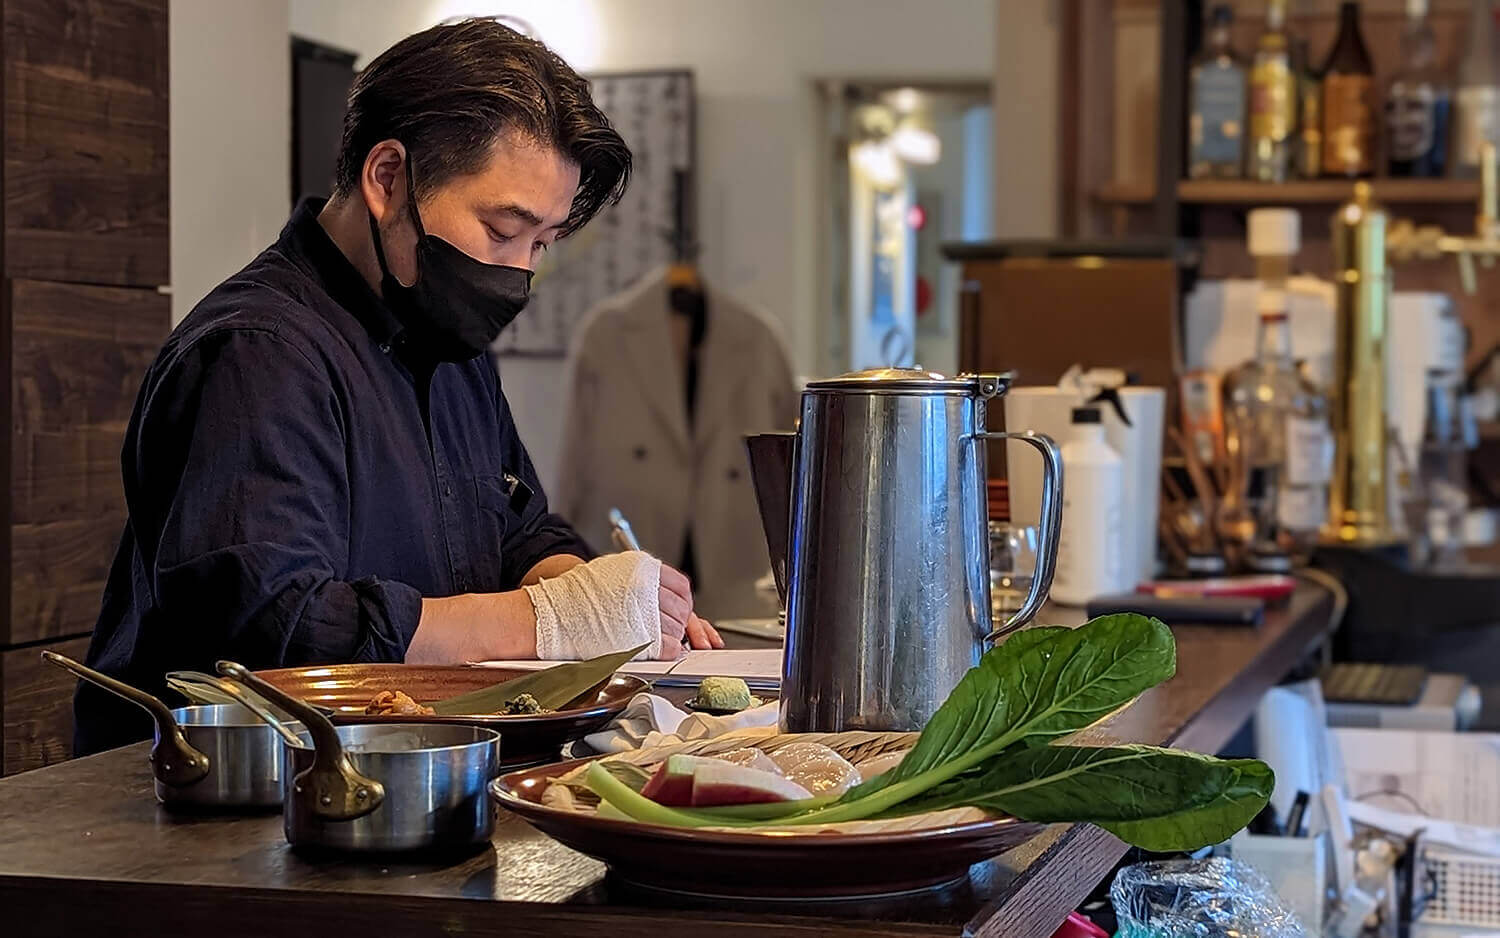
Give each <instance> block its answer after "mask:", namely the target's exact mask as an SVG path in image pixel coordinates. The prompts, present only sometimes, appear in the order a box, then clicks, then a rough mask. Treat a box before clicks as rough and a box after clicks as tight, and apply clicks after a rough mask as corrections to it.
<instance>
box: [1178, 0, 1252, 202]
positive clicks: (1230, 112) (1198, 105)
mask: <svg viewBox="0 0 1500 938" xmlns="http://www.w3.org/2000/svg"><path fill="white" fill-rule="evenodd" d="M1233 24H1234V12H1233V11H1232V10H1231V9H1230V8H1229V7H1228V6H1226V5H1223V4H1220V5H1219V6H1216V7H1214V10H1213V14H1212V19H1211V28H1210V30H1209V34H1208V43H1207V45H1206V46H1204V49H1203V51H1202V52H1201V53H1199V55H1198V57H1197V58H1196V59H1194V60H1193V65H1192V71H1191V75H1190V78H1189V82H1190V86H1191V106H1190V109H1189V111H1188V141H1189V142H1188V175H1189V176H1191V177H1192V178H1194V179H1209V178H1214V179H1236V178H1238V177H1240V176H1241V175H1243V174H1244V166H1245V154H1244V149H1245V133H1244V128H1245V83H1246V74H1245V64H1244V63H1243V62H1241V61H1240V60H1239V59H1238V58H1237V57H1236V56H1235V54H1234V49H1233V48H1231V47H1230V45H1229V29H1230V27H1231V26H1232V25H1233Z"/></svg>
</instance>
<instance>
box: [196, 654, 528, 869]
mask: <svg viewBox="0 0 1500 938" xmlns="http://www.w3.org/2000/svg"><path fill="white" fill-rule="evenodd" d="M218 670H219V673H220V674H222V675H224V676H225V677H228V678H230V679H232V680H234V681H236V682H239V683H241V684H243V685H245V686H246V687H248V688H250V689H251V690H253V691H255V692H256V693H258V694H260V695H261V696H263V697H265V698H266V699H267V700H269V701H271V702H272V703H273V704H275V705H276V706H278V707H280V708H281V709H283V710H285V711H286V712H288V713H290V714H291V715H292V716H294V717H296V718H297V719H299V720H301V721H302V723H303V724H304V726H305V730H304V731H303V732H302V733H301V734H299V735H300V736H301V740H299V742H298V743H297V744H296V745H293V744H291V743H290V742H288V743H287V744H286V747H285V748H286V760H287V777H286V781H285V798H284V802H285V803H284V808H283V826H284V828H285V831H286V839H287V842H288V843H289V844H291V845H292V846H293V847H295V848H313V849H327V850H336V851H348V852H358V853H405V852H412V851H448V850H463V849H471V848H473V847H475V846H477V845H479V844H483V843H487V842H488V841H489V839H490V835H491V834H492V833H493V832H494V828H495V815H494V809H493V808H492V807H491V806H490V803H489V799H488V796H487V795H486V787H487V786H488V785H489V783H490V780H491V779H493V778H495V776H497V775H498V774H499V773H500V734H499V733H497V732H495V731H494V730H488V729H483V728H481V727H477V726H461V725H450V724H441V723H378V724H352V725H346V726H337V727H336V726H334V725H333V723H332V722H330V721H329V719H328V718H327V717H326V716H324V715H323V714H322V713H321V712H320V711H319V710H318V709H317V708H315V707H313V706H312V705H310V704H308V703H307V702H306V701H304V700H300V699H298V698H296V697H293V696H291V695H290V694H287V693H285V692H284V691H281V690H278V689H277V688H276V687H275V686H273V685H271V684H269V683H267V682H266V681H263V680H261V679H260V678H258V677H256V676H255V675H254V674H251V673H250V672H249V671H248V670H246V669H245V668H244V667H243V666H241V665H238V664H235V663H234V662H232V661H220V662H219V664H218Z"/></svg>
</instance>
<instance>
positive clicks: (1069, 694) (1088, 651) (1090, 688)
mask: <svg viewBox="0 0 1500 938" xmlns="http://www.w3.org/2000/svg"><path fill="white" fill-rule="evenodd" d="M1025 634H1026V633H1025V632H1022V633H1020V634H1019V635H1017V636H1014V637H1012V639H1011V640H1010V641H1008V642H1006V643H1005V644H1003V645H1001V646H1000V647H999V648H996V649H994V650H993V651H990V652H989V653H988V654H986V655H985V656H984V657H983V658H982V659H980V662H979V666H978V667H976V668H971V669H970V670H969V673H968V674H965V675H964V677H963V680H961V681H959V682H958V686H957V687H956V688H954V689H953V693H951V694H949V695H948V699H947V700H945V701H943V705H942V706H941V707H939V708H938V711H937V713H934V714H933V715H932V719H930V720H928V721H927V726H926V727H925V728H924V729H923V730H922V735H921V736H920V737H919V738H918V739H917V744H916V745H915V746H913V747H912V750H911V752H910V753H908V754H907V756H906V758H905V759H902V760H901V764H900V765H898V766H897V767H896V768H894V769H892V770H891V771H889V772H886V773H885V774H883V775H879V776H876V777H875V778H873V779H871V780H870V781H868V782H864V783H862V784H860V785H856V786H855V787H854V788H852V789H850V790H849V792H848V793H846V794H845V795H844V797H843V799H842V800H841V801H840V802H839V803H838V804H836V805H833V806H832V807H829V808H826V809H824V810H823V811H821V812H818V813H817V814H816V816H814V815H812V814H809V815H806V816H798V817H796V818H792V819H789V821H788V823H819V824H822V823H829V822H833V821H855V820H859V819H861V818H867V817H870V816H871V815H874V814H879V813H880V812H882V811H887V810H889V809H891V808H893V807H895V806H896V805H898V804H900V803H902V802H903V801H906V800H907V799H909V798H912V797H915V796H916V795H919V794H921V793H923V792H925V791H927V790H928V789H930V788H932V787H933V786H935V785H938V784H940V783H942V782H945V781H947V780H948V779H950V778H953V777H954V776H956V775H961V774H963V773H964V772H967V771H969V770H970V769H973V768H975V767H977V766H979V765H980V764H981V763H983V762H985V761H987V760H988V759H989V758H990V757H992V756H995V755H998V754H999V753H1001V752H1003V751H1004V750H1006V749H1007V748H1009V747H1011V746H1014V745H1018V744H1021V745H1028V746H1029V745H1041V744H1044V743H1047V742H1049V741H1051V740H1053V739H1056V738H1058V737H1059V736H1066V735H1068V734H1069V733H1073V732H1076V731H1077V730H1080V729H1082V728H1084V727H1085V726H1088V725H1089V724H1091V723H1093V722H1094V721H1095V720H1097V719H1099V718H1100V717H1102V716H1105V715H1107V714H1109V713H1112V712H1113V711H1115V710H1117V709H1118V708H1119V707H1120V706H1121V705H1122V704H1124V703H1126V702H1127V701H1129V700H1131V699H1132V698H1134V697H1135V696H1137V695H1138V694H1140V693H1141V692H1142V691H1145V690H1147V689H1149V688H1151V687H1153V686H1155V685H1156V684H1159V683H1161V682H1162V681H1164V680H1166V679H1167V678H1169V677H1171V676H1172V674H1173V672H1174V671H1175V670H1176V667H1177V655H1176V645H1175V644H1174V643H1173V641H1172V632H1171V630H1169V629H1168V628H1167V627H1166V626H1165V625H1163V624H1162V623H1161V622H1159V621H1157V620H1156V619H1148V618H1146V617H1145V616H1137V615H1115V616H1103V617H1101V618H1098V619H1094V620H1093V621H1091V622H1089V623H1087V624H1086V625H1083V626H1080V627H1079V628H1076V629H1066V630H1060V631H1056V632H1051V633H1049V634H1047V635H1044V636H1039V637H1037V638H1034V639H1026V640H1024V641H1023V642H1022V646H1021V647H1020V648H1019V649H1016V650H1012V651H1007V648H1009V647H1010V645H1011V643H1012V642H1014V641H1015V640H1016V639H1017V638H1020V637H1021V636H1024V635H1025Z"/></svg>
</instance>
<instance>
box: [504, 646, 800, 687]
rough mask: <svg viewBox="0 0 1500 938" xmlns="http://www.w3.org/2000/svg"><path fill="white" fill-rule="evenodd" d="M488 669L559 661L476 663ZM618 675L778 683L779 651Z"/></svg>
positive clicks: (722, 655)
mask: <svg viewBox="0 0 1500 938" xmlns="http://www.w3.org/2000/svg"><path fill="white" fill-rule="evenodd" d="M475 663H476V664H479V665H482V666H483V667H487V668H516V669H518V670H523V671H535V670H539V669H541V668H550V667H552V666H553V665H555V664H563V662H561V661H536V660H523V661H478V662H475ZM620 672H621V673H623V674H634V675H636V676H638V677H646V678H650V677H653V676H658V675H663V674H670V675H672V676H673V677H681V678H686V679H694V680H701V679H702V678H705V677H741V678H745V679H747V680H748V679H751V678H758V679H760V680H780V679H781V649H780V648H754V649H745V650H731V649H719V650H712V651H690V652H688V653H687V654H686V655H684V656H683V657H681V658H678V659H677V660H676V661H630V662H627V663H626V664H625V665H624V666H623V667H622V668H620Z"/></svg>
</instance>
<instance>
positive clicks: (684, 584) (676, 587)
mask: <svg viewBox="0 0 1500 938" xmlns="http://www.w3.org/2000/svg"><path fill="white" fill-rule="evenodd" d="M661 588H662V589H664V590H667V591H669V592H672V593H675V594H677V595H678V596H681V597H682V598H683V599H686V600H688V603H689V605H690V606H691V604H692V599H693V584H692V582H691V581H689V580H688V578H687V576H686V575H684V574H683V573H682V572H681V571H679V570H675V569H673V568H672V567H669V566H667V565H666V564H662V565H661Z"/></svg>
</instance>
